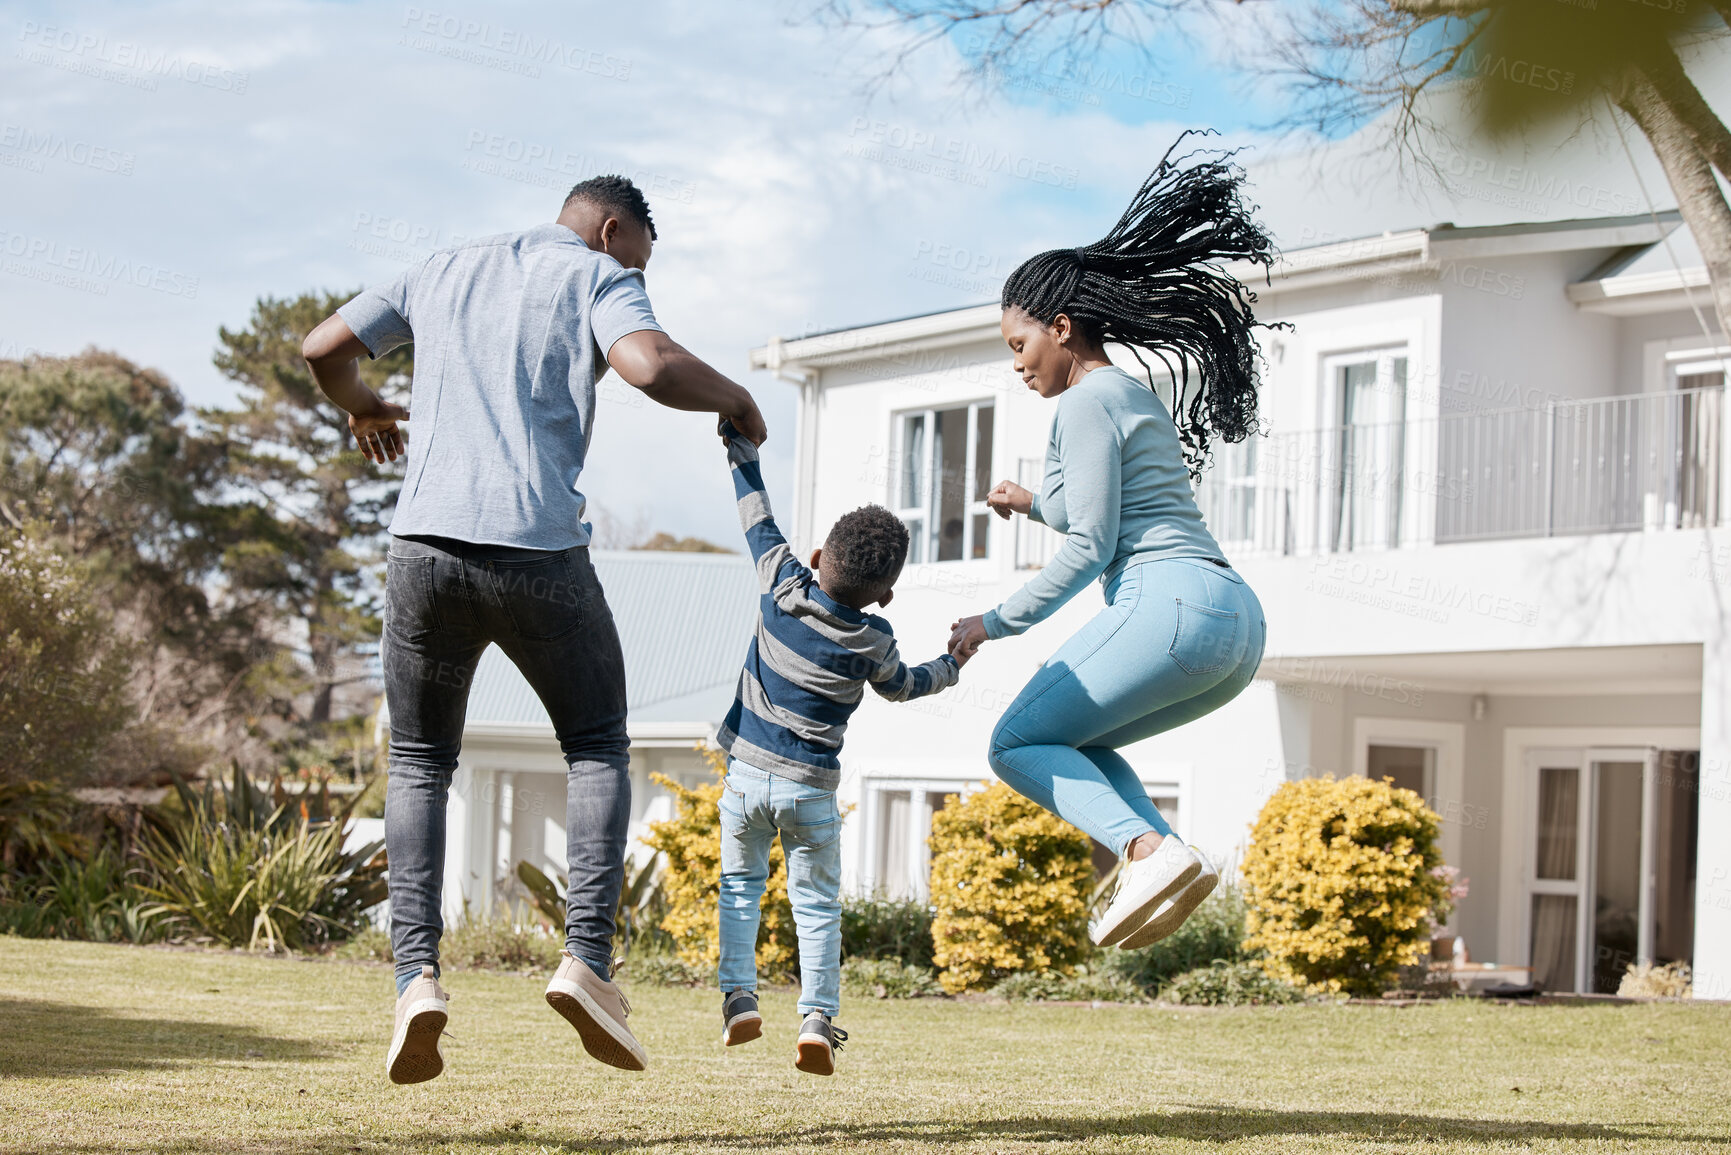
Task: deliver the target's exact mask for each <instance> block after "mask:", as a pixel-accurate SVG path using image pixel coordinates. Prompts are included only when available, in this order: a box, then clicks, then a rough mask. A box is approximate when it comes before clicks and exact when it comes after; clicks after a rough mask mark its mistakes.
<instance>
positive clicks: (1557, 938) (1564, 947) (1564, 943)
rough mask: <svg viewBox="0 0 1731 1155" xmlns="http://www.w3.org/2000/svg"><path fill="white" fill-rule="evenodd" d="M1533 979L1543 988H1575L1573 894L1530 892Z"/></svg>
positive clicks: (1570, 989)
mask: <svg viewBox="0 0 1731 1155" xmlns="http://www.w3.org/2000/svg"><path fill="white" fill-rule="evenodd" d="M1532 959H1533V982H1534V983H1536V984H1537V985H1538V986H1540V987H1541V988H1543V989H1544V990H1547V991H1572V990H1574V989H1575V896H1574V895H1572V894H1535V895H1533V954H1532Z"/></svg>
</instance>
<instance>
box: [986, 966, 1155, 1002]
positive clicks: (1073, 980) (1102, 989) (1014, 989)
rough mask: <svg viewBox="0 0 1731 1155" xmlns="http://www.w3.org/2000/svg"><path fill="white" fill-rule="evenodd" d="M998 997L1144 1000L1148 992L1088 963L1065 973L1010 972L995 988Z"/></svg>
mask: <svg viewBox="0 0 1731 1155" xmlns="http://www.w3.org/2000/svg"><path fill="white" fill-rule="evenodd" d="M992 993H993V994H994V995H997V996H998V997H999V998H1003V999H1008V1000H1010V1001H1011V1002H1013V1003H1021V1002H1055V1003H1143V1002H1147V1001H1148V996H1147V994H1146V993H1145V992H1144V991H1143V990H1142V988H1140V987H1138V986H1137V985H1136V984H1135V983H1132V982H1130V981H1128V980H1127V979H1125V978H1123V977H1122V976H1120V975H1115V974H1111V973H1109V972H1105V971H1101V970H1098V969H1092V970H1091V969H1089V968H1088V967H1078V968H1077V969H1076V973H1075V974H1069V975H1063V974H1056V973H1053V972H1050V971H1048V972H1047V973H1045V974H1036V973H1035V972H1033V971H1023V972H1022V973H1021V974H1015V975H1011V976H1010V977H1009V978H1007V979H1005V980H1004V981H1003V982H1001V983H999V984H998V985H997V986H995V987H993V988H992Z"/></svg>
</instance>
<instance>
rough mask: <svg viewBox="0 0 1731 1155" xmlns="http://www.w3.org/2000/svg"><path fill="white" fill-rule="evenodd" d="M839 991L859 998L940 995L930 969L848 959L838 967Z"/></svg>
mask: <svg viewBox="0 0 1731 1155" xmlns="http://www.w3.org/2000/svg"><path fill="white" fill-rule="evenodd" d="M841 989H842V991H843V992H844V993H846V994H849V995H852V996H854V997H855V998H862V999H917V998H924V997H925V996H927V995H941V994H943V993H944V988H943V987H942V986H940V985H939V984H938V979H937V976H936V975H934V974H933V973H932V970H931V968H930V967H923V966H913V965H910V964H908V963H903V962H898V961H896V960H895V959H893V958H851V959H848V960H847V961H846V962H844V963H842V964H841Z"/></svg>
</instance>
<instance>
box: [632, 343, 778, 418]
mask: <svg viewBox="0 0 1731 1155" xmlns="http://www.w3.org/2000/svg"><path fill="white" fill-rule="evenodd" d="M607 363H608V364H609V365H611V366H613V370H614V372H616V373H618V374H619V376H621V377H623V378H624V379H625V383H626V384H627V385H632V386H635V387H636V388H638V389H641V390H642V391H643V393H644V395H645V396H647V397H648V398H649V399H650V400H651V401H654V402H656V403H658V404H661V405H665V406H667V407H668V408H669V409H684V410H687V411H689V412H693V413H717V414H720V415H721V416H722V417H725V418H727V419H728V420H729V421H732V422H733V425H734V428H736V429H738V430H739V432H740V433H741V434H743V435H744V436H745V437H746V438H748V439H749V440H750V441H751V443H752V444H753V445H762V444H763V443H764V440H765V439H766V438H768V436H769V430H768V428H767V427H765V425H764V423H763V414H762V413H759V412H758V410H757V402H756V401H754V400H752V397H751V394H750V393H749V392H747V391H746V389H745V388H744V387H743V386H741V385H736V384H735V383H734V382H732V381H730V380H728V379H727V378H726V377H723V376H722V375H721V374H720V373H717V372H716V371H715V370H714V369H711V368H710V367H709V366H708V365H707V364H705V363H704V362H703V361H701V360H699V359H698V358H697V357H695V356H693V355H692V354H691V352H690V351H689V350H687V349H686V348H685V347H684V346H683V345H680V344H679V343H678V342H677V341H675V340H673V338H671V337H669V336H668V335H667V334H666V333H663V332H662V331H661V330H659V329H639V330H637V332H635V333H627V334H625V336H623V337H621V338H619V339H618V340H617V341H615V342H613V344H612V346H611V347H609V348H608V350H607Z"/></svg>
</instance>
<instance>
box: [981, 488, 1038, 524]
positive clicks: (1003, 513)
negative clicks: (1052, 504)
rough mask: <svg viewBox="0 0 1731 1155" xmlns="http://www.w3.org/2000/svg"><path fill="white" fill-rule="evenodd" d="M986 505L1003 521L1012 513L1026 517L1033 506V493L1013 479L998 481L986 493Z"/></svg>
mask: <svg viewBox="0 0 1731 1155" xmlns="http://www.w3.org/2000/svg"><path fill="white" fill-rule="evenodd" d="M986 506H987V508H988V509H990V510H991V511H992V512H993V513H995V514H997V515H998V516H999V517H1001V518H1003V519H1004V520H1005V521H1008V520H1010V515H1011V514H1012V513H1019V514H1021V515H1022V516H1024V517H1026V516H1027V515H1028V514H1029V513H1030V512H1031V511H1032V510H1033V508H1034V495H1033V494H1031V493H1029V492H1028V491H1027V490H1025V489H1023V488H1022V487H1021V486H1019V485H1017V484H1016V483H1015V482H1013V481H1000V482H998V484H996V485H994V486H993V487H992V492H990V493H988V494H986Z"/></svg>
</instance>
